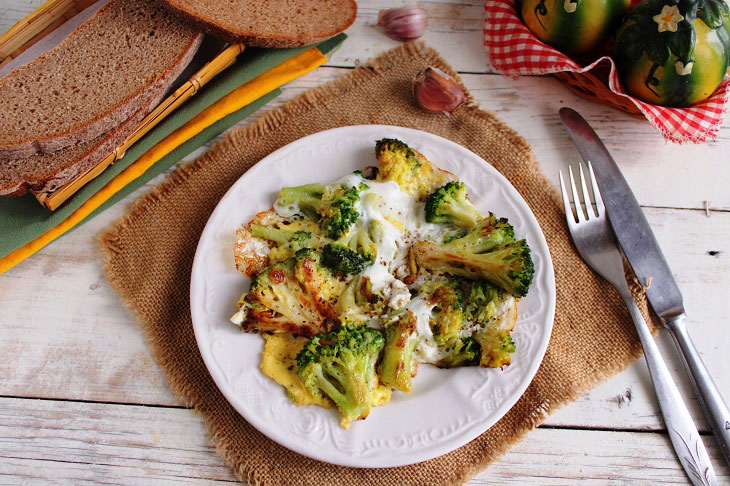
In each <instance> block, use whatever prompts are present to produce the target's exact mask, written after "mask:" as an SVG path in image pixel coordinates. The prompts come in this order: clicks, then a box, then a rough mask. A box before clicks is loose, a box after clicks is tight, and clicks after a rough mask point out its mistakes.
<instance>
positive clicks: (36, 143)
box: [0, 4, 203, 160]
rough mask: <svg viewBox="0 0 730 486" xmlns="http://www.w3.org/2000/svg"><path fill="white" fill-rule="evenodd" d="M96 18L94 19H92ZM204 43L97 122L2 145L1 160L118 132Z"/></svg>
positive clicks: (194, 43) (197, 37)
mask: <svg viewBox="0 0 730 486" xmlns="http://www.w3.org/2000/svg"><path fill="white" fill-rule="evenodd" d="M109 5H110V4H107V5H105V6H104V7H102V8H101V9H99V12H97V13H96V14H95V15H94V17H96V16H97V15H99V13H100V12H102V11H103V10H104V9H105V8H109ZM94 17H92V19H93V18H94ZM89 20H91V19H89ZM87 28H89V21H86V22H85V23H84V24H82V25H81V26H79V28H78V29H87ZM78 29H77V31H78ZM202 40H203V34H202V33H200V32H199V33H198V34H197V35H195V36H194V37H193V38H192V39H191V42H190V44H189V45H188V47H187V49H185V51H183V52H182V54H181V55H180V57H178V60H177V61H176V62H175V63H173V64H172V66H170V68H169V69H168V70H167V71H166V72H163V73H160V76H159V77H158V78H157V80H156V81H155V82H153V83H151V84H149V85H147V86H146V87H145V88H142V89H141V90H140V91H138V92H137V93H133V94H131V95H130V96H128V97H127V98H125V99H123V100H121V101H120V102H119V103H117V104H116V105H115V106H113V107H111V108H109V109H108V110H107V111H106V112H105V113H101V114H99V116H97V117H96V118H94V119H93V120H90V121H89V122H88V123H87V124H86V125H84V126H82V127H78V128H77V129H70V130H68V131H67V132H64V133H61V134H57V135H54V136H52V137H47V138H38V139H34V140H28V141H25V142H22V143H17V144H5V145H3V144H2V143H0V160H8V159H20V158H25V157H30V156H32V155H34V154H36V153H43V154H50V153H53V152H57V151H59V150H61V149H64V148H66V147H69V146H71V145H73V144H76V143H80V142H86V141H89V140H93V139H94V138H96V137H98V136H100V135H101V134H103V133H104V132H106V131H108V130H110V129H112V128H114V127H115V126H117V125H119V124H120V123H122V122H123V121H124V120H127V119H129V118H130V117H131V116H132V115H133V114H134V113H135V112H136V111H139V110H141V109H142V108H143V107H145V106H146V105H147V104H148V103H149V102H150V100H151V99H152V98H153V97H154V94H155V89H156V88H159V87H161V86H162V87H164V86H166V85H168V84H169V83H171V82H172V81H173V80H174V78H173V79H169V78H170V74H172V73H173V72H174V71H176V70H177V68H178V67H179V66H180V64H183V67H184V66H186V65H187V64H188V63H189V62H190V61H191V60H192V58H193V56H194V55H195V53H196V52H197V50H198V47H200V43H201V42H202ZM45 55H46V54H45V53H44V54H42V55H41V56H40V57H42V56H45ZM40 57H39V58H40ZM32 65H33V62H30V63H28V64H26V65H24V66H21V67H19V68H18V69H16V70H15V71H11V72H10V73H8V74H7V76H12V75H13V73H14V72H18V71H19V70H23V69H30V68H31V66H32ZM179 72H182V71H179ZM179 72H178V74H179Z"/></svg>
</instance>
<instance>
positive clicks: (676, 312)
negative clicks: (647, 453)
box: [560, 108, 730, 464]
mask: <svg viewBox="0 0 730 486" xmlns="http://www.w3.org/2000/svg"><path fill="white" fill-rule="evenodd" d="M560 118H561V120H562V122H563V124H564V125H565V127H566V128H567V129H568V133H569V134H570V138H571V139H572V140H573V143H574V144H575V145H576V147H577V148H578V152H580V154H581V156H582V157H583V159H584V160H585V161H590V162H591V163H592V165H593V169H594V171H595V174H596V179H597V182H598V188H599V189H600V191H601V194H602V196H603V200H604V204H605V205H606V212H607V214H608V218H609V221H610V223H611V226H612V228H613V230H614V233H616V238H617V239H618V242H619V244H620V245H621V249H622V250H623V252H624V254H625V255H626V258H627V259H628V261H629V263H630V264H631V267H632V268H633V270H634V273H635V274H636V277H637V278H638V279H639V282H640V283H641V284H642V286H643V287H644V288H645V291H646V297H647V299H648V300H649V303H650V304H651V307H652V309H654V312H655V313H656V314H657V315H658V316H659V318H660V319H661V321H662V324H663V325H664V327H665V328H666V329H668V330H669V332H670V334H671V335H672V337H673V340H674V342H675V344H676V345H677V348H678V349H679V354H680V355H681V356H682V358H683V362H684V364H685V368H686V370H687V372H688V374H689V376H690V381H691V382H692V385H693V387H694V390H695V393H696V394H697V398H698V400H699V402H700V406H701V407H702V410H703V412H704V414H705V416H706V418H707V421H708V422H709V424H710V427H712V431H713V433H714V435H715V438H716V439H717V442H718V444H719V445H720V450H721V451H722V454H723V456H724V457H725V460H726V461H727V462H728V464H730V411H728V407H727V405H726V404H725V402H724V401H723V399H722V396H721V395H720V392H719V391H718V389H717V386H715V383H714V382H713V381H712V377H711V376H710V373H709V372H708V371H707V368H706V367H705V365H704V363H703V362H702V358H701V357H700V355H699V353H698V352H697V350H696V349H695V346H694V344H693V343H692V340H691V339H690V337H689V334H687V327H686V325H685V317H686V315H685V312H684V304H683V301H682V294H681V293H680V291H679V287H678V286H677V282H676V281H675V280H674V277H673V276H672V272H671V270H670V269H669V266H668V265H667V262H666V260H665V259H664V255H663V254H662V251H661V249H660V248H659V244H658V243H657V241H656V238H655V237H654V233H653V232H652V230H651V228H650V227H649V223H648V222H647V220H646V218H645V217H644V213H643V212H642V210H641V208H640V207H639V203H638V202H637V201H636V198H635V197H634V194H633V193H632V192H631V188H630V187H629V185H628V183H627V182H626V180H625V179H624V177H623V175H622V174H621V171H620V170H619V168H618V165H616V162H615V161H614V160H613V158H612V157H611V154H609V153H608V150H607V149H606V147H605V146H604V145H603V143H602V142H601V140H600V139H599V138H598V135H596V133H595V132H594V131H593V129H592V128H591V126H590V125H589V124H588V122H586V121H585V120H584V119H583V117H581V116H580V115H579V114H578V113H577V112H576V111H574V110H571V109H570V108H562V109H561V110H560ZM670 432H671V431H670Z"/></svg>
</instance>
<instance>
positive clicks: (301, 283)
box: [236, 248, 344, 337]
mask: <svg viewBox="0 0 730 486" xmlns="http://www.w3.org/2000/svg"><path fill="white" fill-rule="evenodd" d="M343 286H344V284H343V283H342V282H340V281H339V280H338V279H337V278H336V277H335V276H334V275H332V273H331V272H330V271H329V270H328V269H327V268H326V267H324V266H323V265H321V264H320V257H319V253H318V252H317V251H316V250H313V249H310V248H304V249H302V250H299V251H298V252H297V253H296V255H295V256H294V257H291V258H287V259H286V260H284V261H281V262H278V263H275V264H273V265H269V266H268V267H266V268H264V269H263V270H262V271H261V272H259V274H258V275H257V276H256V277H255V278H254V280H253V282H251V288H250V289H249V291H248V293H247V294H245V295H244V296H243V297H242V300H241V301H239V309H240V310H239V312H238V313H237V314H236V315H237V316H238V318H237V320H239V321H240V322H239V324H240V325H241V327H242V329H244V330H259V331H268V332H293V333H295V334H300V335H302V336H307V337H309V336H313V335H314V334H317V333H320V332H323V331H326V330H328V329H329V328H330V327H331V326H332V325H333V323H334V319H335V318H336V317H337V314H336V313H335V311H334V307H333V304H334V303H335V301H336V300H337V297H338V296H339V295H340V293H341V291H342V288H343Z"/></svg>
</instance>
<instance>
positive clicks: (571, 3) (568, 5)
mask: <svg viewBox="0 0 730 486" xmlns="http://www.w3.org/2000/svg"><path fill="white" fill-rule="evenodd" d="M576 8H578V2H577V0H565V2H564V3H563V10H565V11H566V12H568V13H573V12H575V9H576Z"/></svg>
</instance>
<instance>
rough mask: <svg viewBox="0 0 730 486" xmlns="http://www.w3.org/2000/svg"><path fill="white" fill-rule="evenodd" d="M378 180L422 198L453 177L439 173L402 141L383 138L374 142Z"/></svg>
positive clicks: (442, 172)
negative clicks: (390, 183)
mask: <svg viewBox="0 0 730 486" xmlns="http://www.w3.org/2000/svg"><path fill="white" fill-rule="evenodd" d="M375 155H376V157H377V159H378V175H377V180H378V181H393V182H395V183H396V184H398V186H399V187H400V188H401V190H403V192H405V193H407V194H410V195H411V196H415V197H416V198H418V199H422V198H424V197H426V196H428V195H429V194H431V193H432V192H433V191H434V190H435V189H436V188H437V187H440V186H443V185H444V184H446V183H447V182H448V181H449V180H451V179H452V177H451V176H450V175H449V174H448V173H447V172H444V171H441V170H438V169H437V168H436V167H435V166H433V164H431V163H430V162H429V161H428V160H426V158H425V157H424V156H423V155H421V154H420V153H418V152H416V151H415V150H413V149H412V148H410V147H409V146H408V145H406V144H405V143H403V142H401V141H400V140H395V139H393V138H384V139H382V140H378V141H377V142H376V143H375Z"/></svg>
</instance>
